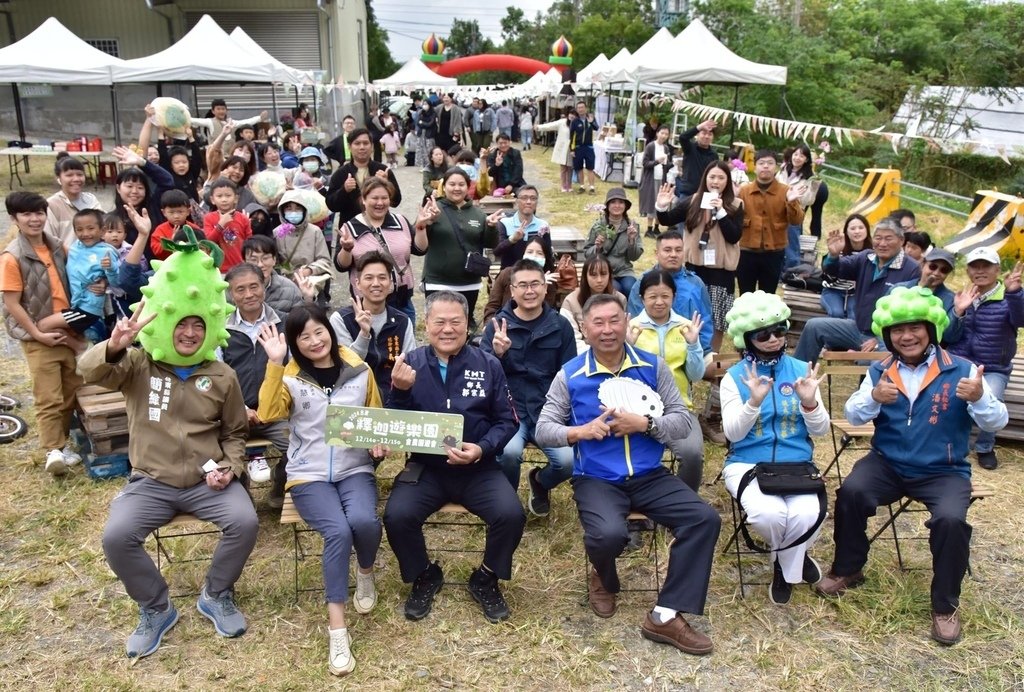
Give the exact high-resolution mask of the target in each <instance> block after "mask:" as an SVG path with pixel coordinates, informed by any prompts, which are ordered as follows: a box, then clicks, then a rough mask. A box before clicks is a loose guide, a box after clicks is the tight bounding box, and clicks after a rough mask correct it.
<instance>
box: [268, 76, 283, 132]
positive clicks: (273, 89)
mask: <svg viewBox="0 0 1024 692" xmlns="http://www.w3.org/2000/svg"><path fill="white" fill-rule="evenodd" d="M270 103H271V108H273V109H274V110H273V111H271V115H270V122H271V123H273V124H274V125H277V124H278V123H279V122H280V121H281V118H280V116H279V115H278V112H277V85H276V84H274V83H273V82H271V83H270Z"/></svg>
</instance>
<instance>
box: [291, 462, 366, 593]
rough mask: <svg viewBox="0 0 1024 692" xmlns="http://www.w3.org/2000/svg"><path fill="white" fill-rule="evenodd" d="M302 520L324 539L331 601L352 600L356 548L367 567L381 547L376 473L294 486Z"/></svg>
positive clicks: (327, 591)
mask: <svg viewBox="0 0 1024 692" xmlns="http://www.w3.org/2000/svg"><path fill="white" fill-rule="evenodd" d="M291 493H292V500H293V501H294V502H295V509H297V510H298V511H299V516H300V517H302V520H303V521H304V522H306V523H307V524H309V525H310V526H311V527H312V528H314V529H315V530H316V532H317V533H319V534H320V535H321V536H323V539H324V554H323V560H322V562H323V572H324V591H325V594H326V598H327V602H328V603H344V602H346V601H347V600H348V561H349V557H350V556H351V554H352V547H353V546H355V549H356V561H357V562H358V563H359V566H360V567H362V568H363V569H366V568H368V567H372V566H373V561H374V560H375V559H376V558H377V549H378V548H380V538H381V525H380V519H378V518H377V482H376V480H375V478H374V475H373V474H372V473H356V474H353V475H351V476H348V477H347V478H343V479H342V480H340V481H338V482H337V483H328V482H327V481H312V482H309V483H300V484H299V485H296V486H293V487H292V488H291Z"/></svg>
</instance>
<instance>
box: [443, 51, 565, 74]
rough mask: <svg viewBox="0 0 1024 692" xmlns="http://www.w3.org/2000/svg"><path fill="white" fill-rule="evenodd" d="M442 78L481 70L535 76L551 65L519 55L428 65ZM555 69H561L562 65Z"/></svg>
mask: <svg viewBox="0 0 1024 692" xmlns="http://www.w3.org/2000/svg"><path fill="white" fill-rule="evenodd" d="M427 67H429V68H430V69H432V70H433V71H434V72H436V73H437V74H439V75H441V76H442V77H456V76H458V75H460V74H465V73H467V72H480V71H481V70H501V71H504V72H522V73H523V74H528V75H533V74H536V73H537V72H547V71H548V70H550V69H551V67H552V66H551V65H548V64H547V63H546V62H541V61H540V60H534V59H533V58H524V57H522V56H519V55H490V54H488V55H470V56H467V57H465V58H455V59H454V60H448V61H447V62H443V63H440V64H438V63H434V64H429V63H428V64H427ZM555 67H559V68H561V66H560V65H556V66H555Z"/></svg>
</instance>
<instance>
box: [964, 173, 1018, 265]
mask: <svg viewBox="0 0 1024 692" xmlns="http://www.w3.org/2000/svg"><path fill="white" fill-rule="evenodd" d="M945 247H946V249H947V250H949V251H950V252H955V253H958V254H961V255H966V254H967V253H969V252H970V251H971V250H973V249H974V248H976V247H990V248H992V249H993V250H995V251H997V252H998V253H999V255H1000V256H1001V257H1005V258H1014V259H1019V258H1021V257H1022V256H1024V199H1021V198H1020V197H1014V196H1013V195H1006V194H1003V193H1001V192H994V191H992V190H978V191H977V192H976V193H975V194H974V205H973V206H972V207H971V213H970V214H969V215H968V216H967V223H966V225H965V226H964V230H962V231H960V232H959V233H957V234H956V235H955V236H953V238H952V239H951V240H950V241H949V242H948V243H946V245H945Z"/></svg>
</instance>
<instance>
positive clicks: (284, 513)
mask: <svg viewBox="0 0 1024 692" xmlns="http://www.w3.org/2000/svg"><path fill="white" fill-rule="evenodd" d="M281 524H282V525H291V527H292V545H293V549H294V551H293V560H292V583H293V585H294V589H295V601H296V602H298V600H299V594H301V593H317V592H319V591H323V585H322V584H320V585H319V586H307V587H301V588H300V587H299V563H300V562H303V561H305V559H306V558H307V557H308V558H316V557H319V558H322V557H323V547H322V545H321V548H320V551H319V552H317V551H316V549H315V548H314V547H312V546H311V545H310V546H308V547H307V545H306V544H305V543H304V541H307V542H309V541H311V540H312V539H311V538H309V539H308V540H307V536H306V535H307V534H315V533H316V531H315V530H314V529H312V528H310V527H309V526H308V525H307V524H306V523H305V522H304V521H302V517H301V516H299V511H298V510H297V509H295V502H294V501H292V494H291V493H285V494H284V504H283V505H282V506H281Z"/></svg>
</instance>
